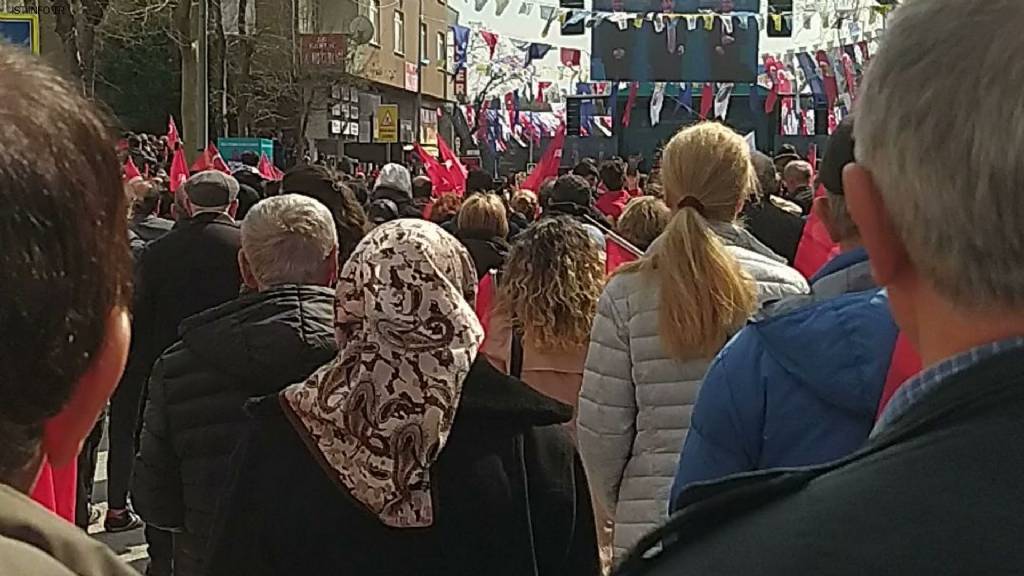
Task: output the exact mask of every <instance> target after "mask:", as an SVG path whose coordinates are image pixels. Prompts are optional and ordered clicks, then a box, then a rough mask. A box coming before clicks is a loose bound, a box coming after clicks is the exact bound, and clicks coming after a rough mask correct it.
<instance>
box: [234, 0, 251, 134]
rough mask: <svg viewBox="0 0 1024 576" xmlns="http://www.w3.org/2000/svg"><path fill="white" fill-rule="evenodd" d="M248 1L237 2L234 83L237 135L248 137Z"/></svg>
mask: <svg viewBox="0 0 1024 576" xmlns="http://www.w3.org/2000/svg"><path fill="white" fill-rule="evenodd" d="M248 7H249V0H238V48H239V50H238V51H239V56H238V81H237V82H235V89H236V90H237V92H236V93H235V106H236V108H237V109H238V112H237V117H238V130H237V132H238V134H239V135H240V136H249V134H251V131H252V114H250V111H249V89H250V87H251V86H252V52H253V43H252V40H253V39H252V36H251V35H250V34H249V26H248V22H246V20H245V14H246V12H247V10H248Z"/></svg>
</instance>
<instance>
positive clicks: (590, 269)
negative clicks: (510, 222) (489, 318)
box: [495, 216, 605, 350]
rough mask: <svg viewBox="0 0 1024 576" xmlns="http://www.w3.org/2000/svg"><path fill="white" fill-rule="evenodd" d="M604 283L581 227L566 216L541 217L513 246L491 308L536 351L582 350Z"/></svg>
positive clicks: (594, 251)
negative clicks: (536, 348) (505, 319)
mask: <svg viewBox="0 0 1024 576" xmlns="http://www.w3.org/2000/svg"><path fill="white" fill-rule="evenodd" d="M604 279H605V270H604V262H603V261H602V260H601V254H600V251H599V249H598V247H597V245H596V244H595V243H594V241H593V240H592V239H591V238H590V235H589V234H587V231H586V230H585V229H584V228H583V226H581V225H580V224H579V223H577V222H576V221H574V220H572V219H571V218H568V217H564V216H560V217H555V218H545V219H543V220H541V221H539V222H537V223H536V224H534V225H532V226H530V227H529V228H527V229H526V231H525V232H523V233H522V234H520V235H519V236H518V237H517V238H516V241H515V243H514V244H513V245H512V249H511V250H510V251H509V255H508V259H507V260H506V261H505V271H504V274H503V277H502V279H501V285H500V286H499V287H498V294H497V299H496V308H495V309H496V311H497V312H498V313H500V314H504V315H505V316H507V317H508V318H510V319H512V323H513V325H514V326H515V327H517V328H518V329H520V330H522V331H523V340H524V341H528V342H530V343H531V344H533V345H535V346H537V347H539V348H545V349H550V350H568V349H571V348H574V347H577V346H584V345H586V344H587V342H588V341H589V340H590V327H591V325H592V324H593V321H594V314H595V313H596V312H597V300H598V298H600V296H601V290H602V289H603V288H604Z"/></svg>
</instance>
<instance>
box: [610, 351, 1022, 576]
mask: <svg viewBox="0 0 1024 576" xmlns="http://www.w3.org/2000/svg"><path fill="white" fill-rule="evenodd" d="M1022 446H1024V350H1019V349H1018V350H1015V351H1007V352H1004V353H1002V354H1000V355H997V356H995V357H992V358H990V359H987V360H984V361H982V362H981V363H979V364H977V365H975V366H973V367H970V368H967V369H966V370H964V371H963V372H961V373H959V374H956V375H954V376H952V377H949V378H948V379H946V380H945V381H943V382H941V383H940V384H938V386H937V387H936V388H934V389H932V390H930V391H929V392H928V393H927V394H922V395H920V397H919V399H918V400H917V401H916V402H915V403H914V404H913V405H912V406H910V407H909V408H908V409H907V411H906V412H905V413H903V414H902V415H901V416H900V417H899V418H898V419H896V420H894V421H892V422H891V423H890V424H888V425H887V426H886V427H884V428H882V429H881V430H879V431H877V432H876V433H875V435H874V436H872V437H871V438H870V439H869V440H868V442H867V445H866V446H865V447H864V448H862V449H861V450H860V451H858V452H857V453H855V454H853V455H851V456H849V457H847V458H844V459H843V460H840V461H838V462H836V463H832V464H827V465H824V466H818V467H814V468H807V469H799V470H781V471H769V472H762V473H758V474H743V475H739V476H734V477H732V478H729V479H726V480H723V481H721V482H716V483H710V484H703V485H701V484H698V485H695V486H693V487H691V488H689V489H688V490H686V491H684V492H683V493H682V494H681V495H680V503H681V504H682V505H683V506H684V508H683V510H681V511H680V512H679V513H677V514H676V515H675V516H673V518H672V519H671V520H670V521H669V523H668V525H667V526H666V527H665V528H664V529H663V531H662V532H661V533H660V534H659V533H655V534H653V535H651V536H649V537H648V539H647V541H646V542H641V544H640V545H639V547H638V549H637V550H636V551H634V555H633V558H632V560H631V561H628V562H627V564H626V565H625V567H624V569H623V570H622V571H621V574H623V575H625V574H628V575H630V576H633V575H640V574H643V575H649V576H675V575H678V574H701V575H709V576H713V575H718V574H721V575H723V576H724V575H729V576H733V575H742V574H757V575H758V576H762V575H764V576H772V575H780V576H781V575H790V574H809V575H810V574H815V575H818V574H823V575H824V574H827V575H850V576H854V575H856V576H860V575H863V574H873V575H878V574H892V575H897V574H898V575H908V576H910V575H912V576H918V575H920V576H926V575H927V576H954V575H960V574H1024V547H1022V546H1021V534H1024V483H1022V482H1021V478H1024V449H1022V448H1021V447H1022ZM659 541H661V542H663V543H664V547H663V551H662V552H661V553H660V554H653V555H649V556H652V557H650V558H649V559H647V560H643V559H641V556H643V555H644V553H645V552H648V553H650V552H652V550H651V549H650V548H652V547H653V546H654V545H655V544H656V543H658V542H659Z"/></svg>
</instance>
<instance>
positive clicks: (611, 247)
mask: <svg viewBox="0 0 1024 576" xmlns="http://www.w3.org/2000/svg"><path fill="white" fill-rule="evenodd" d="M604 249H605V261H604V267H605V272H606V273H607V274H609V275H610V274H611V273H612V272H615V270H617V269H618V268H619V266H622V265H623V264H628V263H629V262H632V261H634V260H636V259H637V258H638V256H637V255H636V254H634V253H633V252H632V251H630V250H629V249H628V248H626V247H625V246H623V245H621V244H619V243H618V242H617V241H616V240H615V237H614V236H611V235H608V236H606V237H605V248H604Z"/></svg>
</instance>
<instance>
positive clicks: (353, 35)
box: [348, 16, 373, 46]
mask: <svg viewBox="0 0 1024 576" xmlns="http://www.w3.org/2000/svg"><path fill="white" fill-rule="evenodd" d="M348 37H349V39H350V40H351V41H352V42H353V43H354V44H356V45H357V46H358V45H362V44H366V43H367V42H369V41H370V40H371V39H372V38H373V22H370V19H369V18H367V17H366V16H356V17H355V19H353V20H352V22H351V23H350V24H349V25H348Z"/></svg>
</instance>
